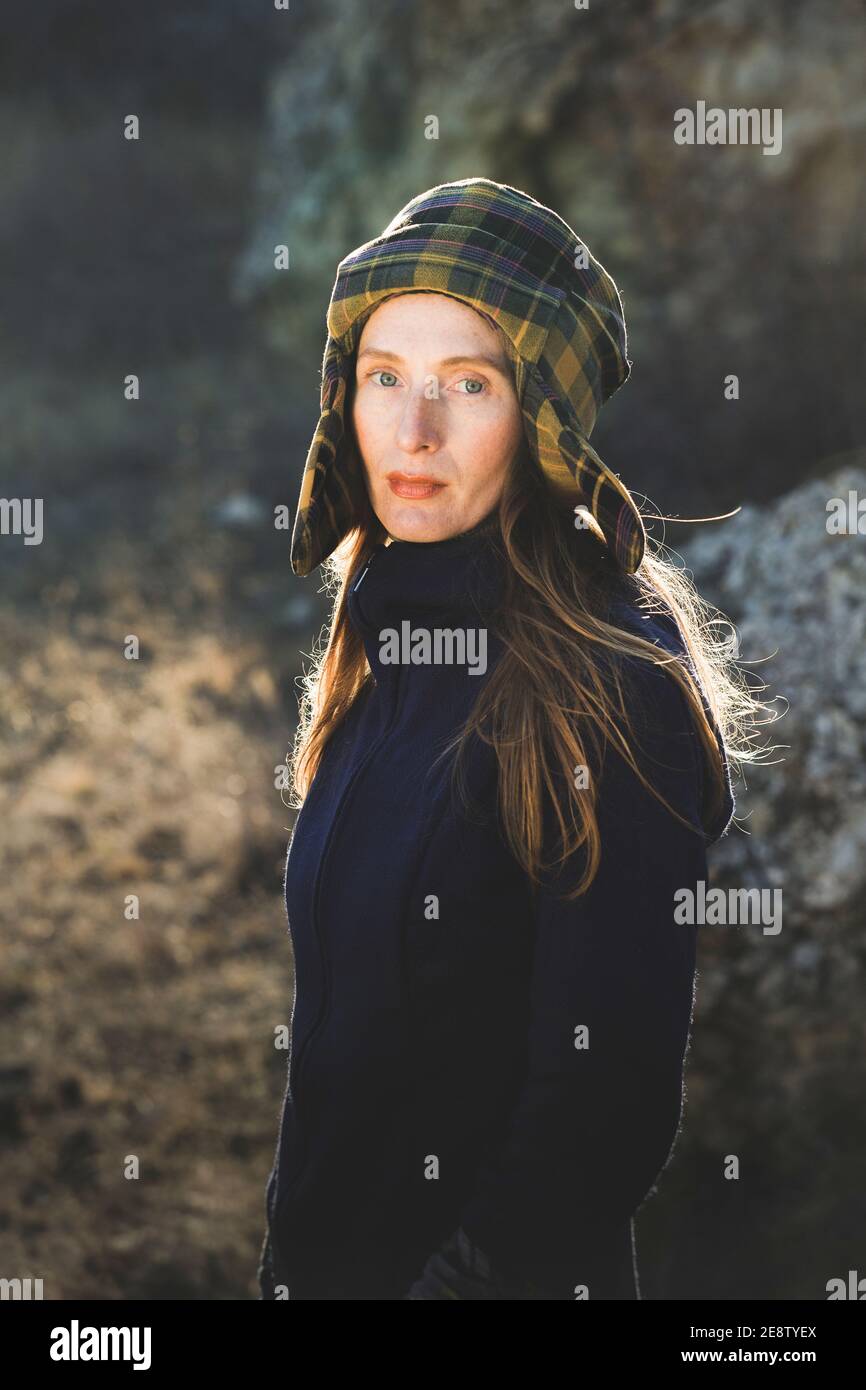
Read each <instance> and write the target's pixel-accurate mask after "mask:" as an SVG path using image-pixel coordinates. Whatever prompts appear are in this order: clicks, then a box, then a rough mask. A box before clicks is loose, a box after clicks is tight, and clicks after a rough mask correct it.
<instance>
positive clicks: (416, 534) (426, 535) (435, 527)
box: [382, 502, 464, 541]
mask: <svg viewBox="0 0 866 1390" xmlns="http://www.w3.org/2000/svg"><path fill="white" fill-rule="evenodd" d="M425 510H426V515H425V511H424V510H422V504H419V503H417V502H416V503H414V504H412V505H411V507H410V508H404V507H388V508H386V509H385V512H384V515H383V517H382V522H383V525H384V526H385V529H386V531H387V532H388V534H389V536H392V537H393V538H394V540H396V541H443V540H447V538H448V537H449V536H452V535H454V534H456V532H457V531H462V530H463V529H464V527H462V526H460V525H459V524H455V523H454V522H453V521H452V520H451V518H445V517H436V516H431V515H430V512H431V511H432V508H431V509H425Z"/></svg>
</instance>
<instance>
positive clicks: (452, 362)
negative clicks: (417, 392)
mask: <svg viewBox="0 0 866 1390" xmlns="http://www.w3.org/2000/svg"><path fill="white" fill-rule="evenodd" d="M362 357H387V358H388V359H389V360H390V361H391V362H402V361H403V359H402V357H401V356H400V354H399V352H388V350H387V349H386V348H377V347H366V348H364V349H363V351H362V352H359V353H358V361H359V362H360V360H361V358H362ZM464 363H466V364H468V365H470V366H484V367H489V368H490V369H491V371H494V372H499V374H500V376H507V375H508V366H507V364H506V363H505V361H504V360H503V359H502V358H498V357H491V356H490V355H489V353H486V352H476V353H458V354H457V355H456V356H455V357H443V358H442V360H441V361H440V363H439V366H440V367H459V366H461V365H462V364H464Z"/></svg>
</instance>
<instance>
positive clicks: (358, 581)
mask: <svg viewBox="0 0 866 1390" xmlns="http://www.w3.org/2000/svg"><path fill="white" fill-rule="evenodd" d="M375 558H376V551H375V550H374V551H373V554H372V555H371V556H370V558H369V560H368V561H367V563H366V565H365V566H364V568H363V569H362V570H361V573H360V574H359V575H358V578H357V579H356V580H355V582H354V584H353V585H352V593H353V594H356V593H357V592H358V590H359V589H360V587H361V582H362V580H363V578H364V576H365V575H366V573H367V570H368V569H369V568H370V566H371V565H372V563H373V561H374V560H375Z"/></svg>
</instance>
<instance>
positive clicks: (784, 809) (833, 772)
mask: <svg viewBox="0 0 866 1390" xmlns="http://www.w3.org/2000/svg"><path fill="white" fill-rule="evenodd" d="M863 37H864V34H863V21H862V15H861V10H860V6H859V5H857V4H855V3H853V0H850V3H846V0H840V3H838V4H837V5H836V6H834V7H833V10H832V12H827V11H823V12H822V11H821V8H820V7H818V6H814V5H810V4H806V3H801V2H800V0H788V2H787V3H785V4H784V5H782V4H781V3H771V4H768V5H764V6H761V7H759V8H756V7H754V6H748V5H746V4H745V3H735V0H723V3H715V4H704V5H701V4H695V3H686V0H667V2H664V0H654V3H650V2H649V0H647V3H643V4H640V5H638V4H613V5H601V4H599V5H597V6H596V5H590V8H589V10H587V11H577V10H575V9H574V8H573V7H571V6H569V5H568V4H567V3H563V2H562V0H536V3H534V4H533V5H532V6H531V7H528V6H526V5H523V4H517V3H515V2H514V0H500V3H488V0H473V3H471V4H470V3H466V0H451V2H450V3H447V2H446V3H443V2H442V0H439V3H436V4H433V3H424V2H423V0H401V2H400V3H397V0H390V3H380V4H378V5H376V6H375V9H372V8H371V7H370V6H365V5H363V4H361V3H360V0H316V3H315V4H312V3H309V2H308V3H303V2H302V0H292V3H291V7H290V9H289V11H288V12H284V11H275V10H274V9H273V8H272V7H269V6H268V5H267V4H264V3H263V4H262V5H260V6H255V5H250V4H248V3H246V0H211V3H210V4H209V5H208V6H207V7H206V11H205V9H204V8H203V7H201V6H195V5H191V4H188V3H186V4H185V3H178V2H177V0H175V3H172V4H169V3H167V2H166V0H154V2H153V3H151V4H150V5H148V6H139V5H132V4H123V3H121V4H118V5H113V6H104V5H102V6H99V5H96V4H94V3H86V2H85V0H43V3H41V4H40V5H39V6H36V7H32V8H31V9H27V8H26V7H24V6H20V7H19V8H18V12H17V14H16V15H15V17H14V22H13V21H11V20H10V21H9V22H8V23H7V26H6V33H5V36H4V45H3V50H2V54H0V72H2V84H0V85H2V92H3V93H4V95H3V96H2V98H0V101H2V114H3V130H4V138H3V141H2V143H0V178H2V187H3V217H2V221H0V282H2V304H3V312H2V318H0V353H2V372H0V495H2V496H3V497H6V498H15V497H41V498H43V499H44V516H45V535H44V539H43V542H42V544H41V545H38V546H25V545H24V544H23V541H22V538H21V537H20V536H15V535H0V581H2V592H0V643H2V666H0V740H2V741H0V771H2V780H0V797H2V800H0V815H2V865H0V877H2V903H0V909H2V934H0V950H2V972H0V1030H2V1034H0V1035H2V1064H0V1153H2V1160H3V1171H4V1175H5V1181H4V1184H3V1192H2V1196H0V1276H3V1277H16V1276H17V1277H26V1276H27V1275H31V1276H33V1277H41V1278H43V1279H44V1280H45V1296H46V1297H48V1298H59V1297H70V1296H78V1297H85V1298H254V1297H255V1296H256V1293H257V1288H256V1285H255V1277H254V1276H255V1264H256V1259H257V1256H258V1251H259V1246H260V1243H261V1236H262V1232H263V1227H264V1185H265V1181H266V1178H267V1175H268V1172H269V1169H270V1165H271V1162H272V1159H273V1153H274V1147H275V1144H276V1136H277V1123H278V1118H279V1106H280V1102H281V1100H282V1095H283V1088H284V1083H285V1066H286V1053H285V1052H284V1051H280V1050H277V1049H275V1047H274V1029H275V1028H278V1027H279V1026H280V1025H282V1024H285V1025H288V1023H289V1020H290V1016H291V1003H292V977H291V958H290V951H289V943H288V938H287V936H286V924H285V917H284V905H283V902H282V897H281V878H282V871H283V860H284V855H285V847H286V842H287V839H288V834H289V830H290V826H291V815H292V813H291V812H290V811H289V810H288V809H287V807H286V806H284V805H283V803H282V801H281V799H280V794H279V792H278V791H277V790H276V789H275V780H276V777H277V770H278V768H279V766H280V765H281V764H282V763H283V762H284V759H285V757H286V753H287V751H288V749H289V747H290V745H291V740H292V735H293V730H294V724H295V719H296V708H297V707H296V696H297V690H296V686H295V680H296V677H297V676H298V675H299V673H300V672H301V670H302V668H303V666H304V664H305V655H304V654H305V653H309V652H310V650H311V648H312V645H313V642H314V641H315V638H316V635H317V633H318V632H319V629H320V627H321V624H322V623H323V621H324V620H325V617H326V615H327V607H326V603H325V599H324V596H323V594H321V593H320V592H319V591H318V586H319V583H320V581H319V579H318V577H317V574H314V575H313V576H311V577H309V578H308V579H306V580H298V579H295V578H294V576H293V575H292V573H291V570H290V567H289V559H288V555H289V537H288V534H287V533H286V532H285V531H279V530H277V529H275V526H274V508H275V507H280V506H287V507H288V508H289V511H290V513H291V515H292V516H293V515H294V507H295V503H296V500H297V494H298V488H299V485H300V477H301V471H302V468H303V462H304V458H305V455H306V450H307V448H308V446H309V442H310V438H311V435H312V431H313V428H314V425H315V421H316V418H317V405H318V384H319V377H318V374H319V368H320V365H321V357H322V352H323V349H324V342H325V327H324V313H325V308H326V305H327V301H328V296H329V293H330V289H331V286H332V284H333V280H334V275H335V270H336V264H337V261H338V260H339V259H340V258H341V257H342V256H343V255H345V254H346V253H347V252H348V251H349V250H351V249H353V248H354V247H355V246H356V245H358V244H359V243H360V242H362V241H364V240H367V239H369V238H370V237H373V236H375V235H376V234H377V233H378V232H379V231H381V229H382V228H383V226H384V225H385V224H386V222H387V221H389V220H390V218H391V217H392V216H393V215H394V213H395V212H396V211H397V210H398V209H399V208H400V207H401V206H402V205H403V204H404V203H405V202H406V201H407V200H408V199H409V198H410V197H412V196H413V195H414V194H416V193H418V192H420V191H421V190H423V189H424V188H427V187H429V186H430V185H432V184H434V183H438V182H442V181H445V180H447V179H453V178H465V177H469V176H471V175H476V174H482V175H485V176H487V177H491V178H494V179H498V180H500V181H503V182H507V183H511V184H514V185H516V186H517V187H518V188H522V189H524V190H526V191H527V192H529V193H531V194H532V195H534V196H535V197H537V198H539V199H541V200H542V201H544V202H546V203H548V204H549V205H551V206H552V207H554V208H555V209H556V210H557V211H558V212H560V213H561V215H562V216H564V217H565V218H566V220H567V221H568V222H570V223H571V225H572V226H573V227H574V228H575V230H576V231H577V233H578V234H579V235H580V236H581V237H582V238H583V239H584V240H585V241H586V242H587V244H588V245H589V247H590V249H591V250H592V252H593V253H594V254H595V255H596V256H597V257H598V259H599V260H600V261H601V262H602V263H603V264H604V266H605V267H606V268H607V269H608V270H609V271H610V272H611V274H612V275H613V276H614V279H615V280H616V282H617V284H618V286H619V288H620V291H621V293H622V296H623V301H624V306H625V312H626V318H627V322H628V327H629V355H630V357H631V358H633V360H634V368H633V371H632V376H631V379H630V381H629V383H628V384H627V386H626V387H625V388H624V389H623V390H622V391H621V392H619V393H618V394H617V396H616V397H615V398H614V400H613V401H612V402H611V403H610V404H609V406H608V407H607V409H606V410H605V411H603V412H602V416H601V418H600V420H599V423H598V426H597V428H596V430H595V432H594V434H593V444H594V445H595V446H596V447H597V448H598V449H599V451H600V452H601V454H602V456H603V457H604V458H605V459H606V460H607V462H608V463H609V464H610V465H611V466H612V467H613V468H614V469H615V471H617V472H619V473H620V474H621V476H622V477H623V479H624V481H625V482H626V483H627V484H628V485H629V486H630V487H631V488H632V489H633V491H634V492H635V494H636V495H637V496H638V499H639V500H640V501H646V505H647V508H648V510H650V511H653V512H662V513H668V514H671V515H681V516H704V515H708V514H715V513H718V512H723V511H729V510H731V509H732V508H735V507H738V506H742V507H743V511H742V512H740V513H739V514H738V515H737V516H736V517H735V518H733V519H732V520H730V521H726V522H717V523H712V524H710V525H707V526H703V527H695V528H689V527H685V526H681V525H668V527H667V531H666V533H665V530H664V528H663V527H662V526H661V524H660V523H656V524H655V525H654V526H653V528H652V529H653V534H654V535H656V537H658V538H662V537H663V536H666V539H667V541H668V543H669V544H670V545H671V546H672V547H673V548H674V549H675V550H676V551H678V552H680V553H681V554H682V555H683V556H684V558H685V559H686V561H687V562H688V564H689V567H690V568H691V569H692V571H693V573H694V576H695V579H696V582H697V584H698V587H699V589H700V590H701V592H702V593H704V594H705V595H706V596H707V597H709V598H710V599H712V600H713V601H715V602H717V603H719V604H720V606H721V607H722V608H723V610H724V611H725V612H726V613H727V614H729V615H730V617H731V618H732V620H733V621H734V622H735V623H736V624H737V627H738V630H739V632H740V637H741V652H742V656H743V658H744V659H746V660H747V661H748V660H754V661H758V662H759V663H760V664H758V665H757V666H756V667H755V668H754V669H755V670H756V672H757V674H758V675H759V676H760V677H761V678H762V679H764V680H766V681H768V682H770V690H769V692H768V693H769V694H770V695H774V694H776V693H780V694H782V695H783V696H784V697H785V699H787V700H788V701H789V702H790V706H791V707H790V712H789V713H788V715H787V716H786V718H785V719H784V720H783V721H782V723H781V724H780V725H778V726H776V727H775V728H774V729H773V730H772V731H771V734H772V736H773V738H774V739H775V740H776V741H779V742H782V743H783V744H786V745H788V747H787V748H786V749H785V750H784V752H783V753H781V754H780V755H779V756H780V757H784V758H785V761H784V762H779V763H778V764H777V765H776V766H774V767H771V768H765V769H756V770H753V771H751V772H750V773H749V776H748V783H749V786H748V790H747V791H745V790H744V789H743V788H742V787H740V788H738V801H739V807H738V809H739V812H740V814H741V815H745V816H746V817H748V819H747V820H746V821H745V822H744V830H746V831H748V832H749V833H748V834H744V833H743V832H742V831H739V830H737V829H736V828H735V829H733V830H732V832H731V835H730V836H729V838H728V840H727V841H726V842H725V844H724V845H723V846H721V847H720V848H719V849H718V850H716V851H715V852H714V854H713V858H712V861H711V863H712V868H713V876H714V882H718V883H719V884H722V885H725V886H728V885H730V886H746V887H748V886H758V887H770V888H772V887H776V886H780V887H782V888H783V895H784V927H783V930H782V932H781V933H780V934H779V935H778V936H764V935H762V934H761V932H760V929H759V928H757V927H744V928H739V929H736V930H732V929H725V928H720V927H716V928H713V927H709V926H708V927H705V928H703V929H702V932H701V935H700V938H699V978H698V993H697V1005H696V1024H695V1031H694V1037H693V1041H692V1045H691V1050H690V1052H689V1056H688V1059H687V1072H686V1088H687V1093H686V1111H685V1124H684V1128H683V1131H682V1134H681V1136H680V1139H679V1141H678V1144H677V1148H676V1152H675V1155H674V1157H673V1159H672V1161H671V1163H670V1165H669V1167H668V1168H667V1169H666V1170H665V1172H664V1174H663V1177H662V1179H661V1180H660V1183H659V1190H658V1193H657V1195H656V1196H654V1197H653V1198H652V1199H651V1200H649V1201H648V1202H647V1204H646V1206H645V1207H644V1208H643V1210H642V1212H641V1214H640V1216H639V1218H638V1223H637V1229H638V1247H639V1264H640V1269H641V1277H642V1288H643V1293H644V1296H645V1297H647V1298H683V1297H697V1298H705V1299H710V1298H712V1299H725V1298H734V1297H747V1298H748V1297H754V1298H770V1299H772V1298H783V1297H793V1298H823V1297H825V1296H826V1294H825V1286H826V1282H827V1280H828V1279H829V1278H831V1277H834V1276H838V1275H842V1276H844V1275H846V1273H847V1271H848V1269H849V1268H854V1267H857V1262H858V1261H860V1262H861V1264H862V1260H863V1251H864V1248H866V1244H864V1233H866V1219H864V1218H866V1200H864V1196H863V1190H862V1172H863V1160H864V1149H866V1133H864V1130H866V1124H864V1118H863V1106H862V1096H863V1093H864V1070H866V1067H864V1055H866V1052H864V1023H863V1019H864V1009H863V1003H864V1000H863V986H862V973H863V946H862V940H863V930H862V929H863V925H864V920H863V918H864V914H863V907H862V903H863V892H864V888H866V810H864V805H866V797H864V793H866V775H864V766H866V756H864V754H866V694H864V691H866V560H864V547H866V538H864V537H863V536H860V537H858V536H856V535H851V536H847V537H833V536H829V535H828V534H827V531H826V525H825V522H826V503H827V500H828V499H829V498H831V497H834V496H843V497H844V496H846V495H847V492H848V490H849V489H855V490H859V496H861V497H864V496H866V457H864V451H863V440H864V429H863V399H864V393H863V390H862V385H861V376H862V366H863V362H862V346H861V344H862V337H863V333H862V328H863V302H864V250H863V247H864V242H863V236H862V227H863V215H864V185H863V180H862V174H861V170H862V166H863V127H864V114H866V108H864V101H863V96H862V80H861V71H860V62H861V61H862V60H861V59H860V54H861V53H862V47H863ZM698 100H705V101H706V102H707V104H708V105H718V106H722V107H725V108H727V107H733V106H736V107H758V108H770V109H774V108H777V107H779V108H782V110H783V120H784V124H783V147H782V151H781V153H780V154H778V155H775V156H770V155H766V156H765V155H763V154H762V152H761V149H760V148H759V147H756V146H739V147H738V146H729V147H725V146H692V147H688V146H677V145H675V144H674V141H673V124H674V118H673V113H674V111H675V110H676V109H677V108H679V107H683V106H687V107H691V108H694V107H695V104H696V102H697V101H698ZM130 114H134V115H136V116H137V117H138V118H139V121H140V127H141V133H140V139H139V140H138V141H128V140H125V139H124V138H123V122H124V119H125V118H126V117H127V116H128V115H130ZM431 116H435V117H436V118H437V120H438V139H429V138H427V134H428V133H429V130H430V122H429V117H431ZM282 244H285V245H287V246H288V247H289V253H290V267H289V269H288V270H276V269H275V268H274V248H275V246H277V245H282ZM129 373H135V374H137V375H138V376H139V378H140V381H141V398H140V400H138V401H128V400H126V399H125V398H124V389H123V388H124V378H125V377H126V376H127V375H128V374H129ZM731 373H734V374H736V375H737V376H738V377H739V381H740V396H739V399H738V400H734V401H731V400H726V399H725V396H724V382H725V378H726V377H727V376H728V375H729V374H731ZM130 634H135V635H137V637H138V638H139V640H140V643H141V655H140V659H139V660H138V661H128V660H125V659H124V656H123V648H124V642H125V639H126V638H127V636H128V635H130ZM767 657H772V659H771V660H769V661H766V662H765V661H764V658H767ZM286 800H288V795H287V794H286ZM130 894H136V895H138V897H139V899H140V904H141V908H140V918H139V920H137V921H135V920H128V919H127V917H126V916H125V915H124V908H125V904H126V900H127V897H128V895H130ZM612 925H615V924H612ZM730 1154H735V1155H737V1156H738V1157H739V1159H740V1165H741V1169H740V1178H739V1180H737V1181H728V1180H726V1179H725V1178H724V1176H723V1174H724V1166H725V1158H726V1156H727V1155H730ZM128 1155H136V1156H137V1157H138V1159H139V1160H140V1164H141V1170H140V1178H139V1179H138V1180H137V1181H128V1180H126V1179H125V1178H124V1176H123V1172H124V1162H125V1160H126V1158H127V1156H128ZM861 1273H866V1271H863V1270H861Z"/></svg>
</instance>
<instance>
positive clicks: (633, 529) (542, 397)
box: [521, 363, 646, 574]
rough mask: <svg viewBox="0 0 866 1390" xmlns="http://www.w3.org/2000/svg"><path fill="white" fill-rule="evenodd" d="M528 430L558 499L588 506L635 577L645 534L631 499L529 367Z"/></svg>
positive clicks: (526, 395) (525, 403)
mask: <svg viewBox="0 0 866 1390" xmlns="http://www.w3.org/2000/svg"><path fill="white" fill-rule="evenodd" d="M521 405H522V408H523V419H524V427H525V429H526V434H527V438H528V439H529V444H530V448H531V450H532V452H533V454H534V456H535V458H536V460H537V461H538V465H539V467H540V468H541V470H542V472H543V473H544V475H545V477H546V478H547V480H548V482H549V484H550V486H551V487H552V488H553V489H554V491H555V493H556V494H557V496H560V497H562V498H563V500H565V501H567V502H569V503H570V504H571V505H573V506H574V507H576V506H578V505H579V504H582V505H583V506H585V507H586V508H587V509H588V510H589V512H591V514H592V516H593V517H594V518H595V520H596V522H597V523H598V526H599V528H600V529H601V532H602V534H603V535H604V539H605V541H606V543H607V546H608V549H609V550H610V552H611V554H612V555H613V557H614V558H615V560H616V562H617V564H618V565H620V566H621V567H622V569H624V570H625V571H626V573H628V574H633V573H634V571H635V570H636V569H637V568H638V566H639V565H640V562H641V560H642V559H643V555H644V551H645V548H646V531H645V529H644V524H643V519H642V517H641V515H640V512H639V511H638V510H637V507H636V506H635V504H634V501H633V500H632V497H631V494H630V493H629V492H628V490H627V488H626V487H625V486H624V484H623V483H621V482H620V481H619V478H618V477H617V476H616V474H614V473H612V472H611V471H610V469H609V468H608V467H607V465H606V464H605V463H604V462H603V461H602V459H601V458H600V457H599V455H598V454H597V453H596V452H595V450H594V449H593V447H592V445H591V444H590V442H589V440H588V439H587V437H586V435H585V433H584V432H583V430H582V429H581V427H580V425H579V423H578V421H577V418H576V416H575V414H574V412H573V411H572V410H571V409H569V407H568V406H567V405H564V404H563V402H562V400H561V399H560V397H559V395H558V394H557V393H556V392H555V391H554V390H553V389H552V387H550V386H549V385H547V383H545V382H544V380H543V379H542V377H541V376H540V374H539V372H538V370H537V368H536V367H534V366H533V365H532V364H531V363H530V364H526V380H525V385H524V390H523V396H522V400H521Z"/></svg>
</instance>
